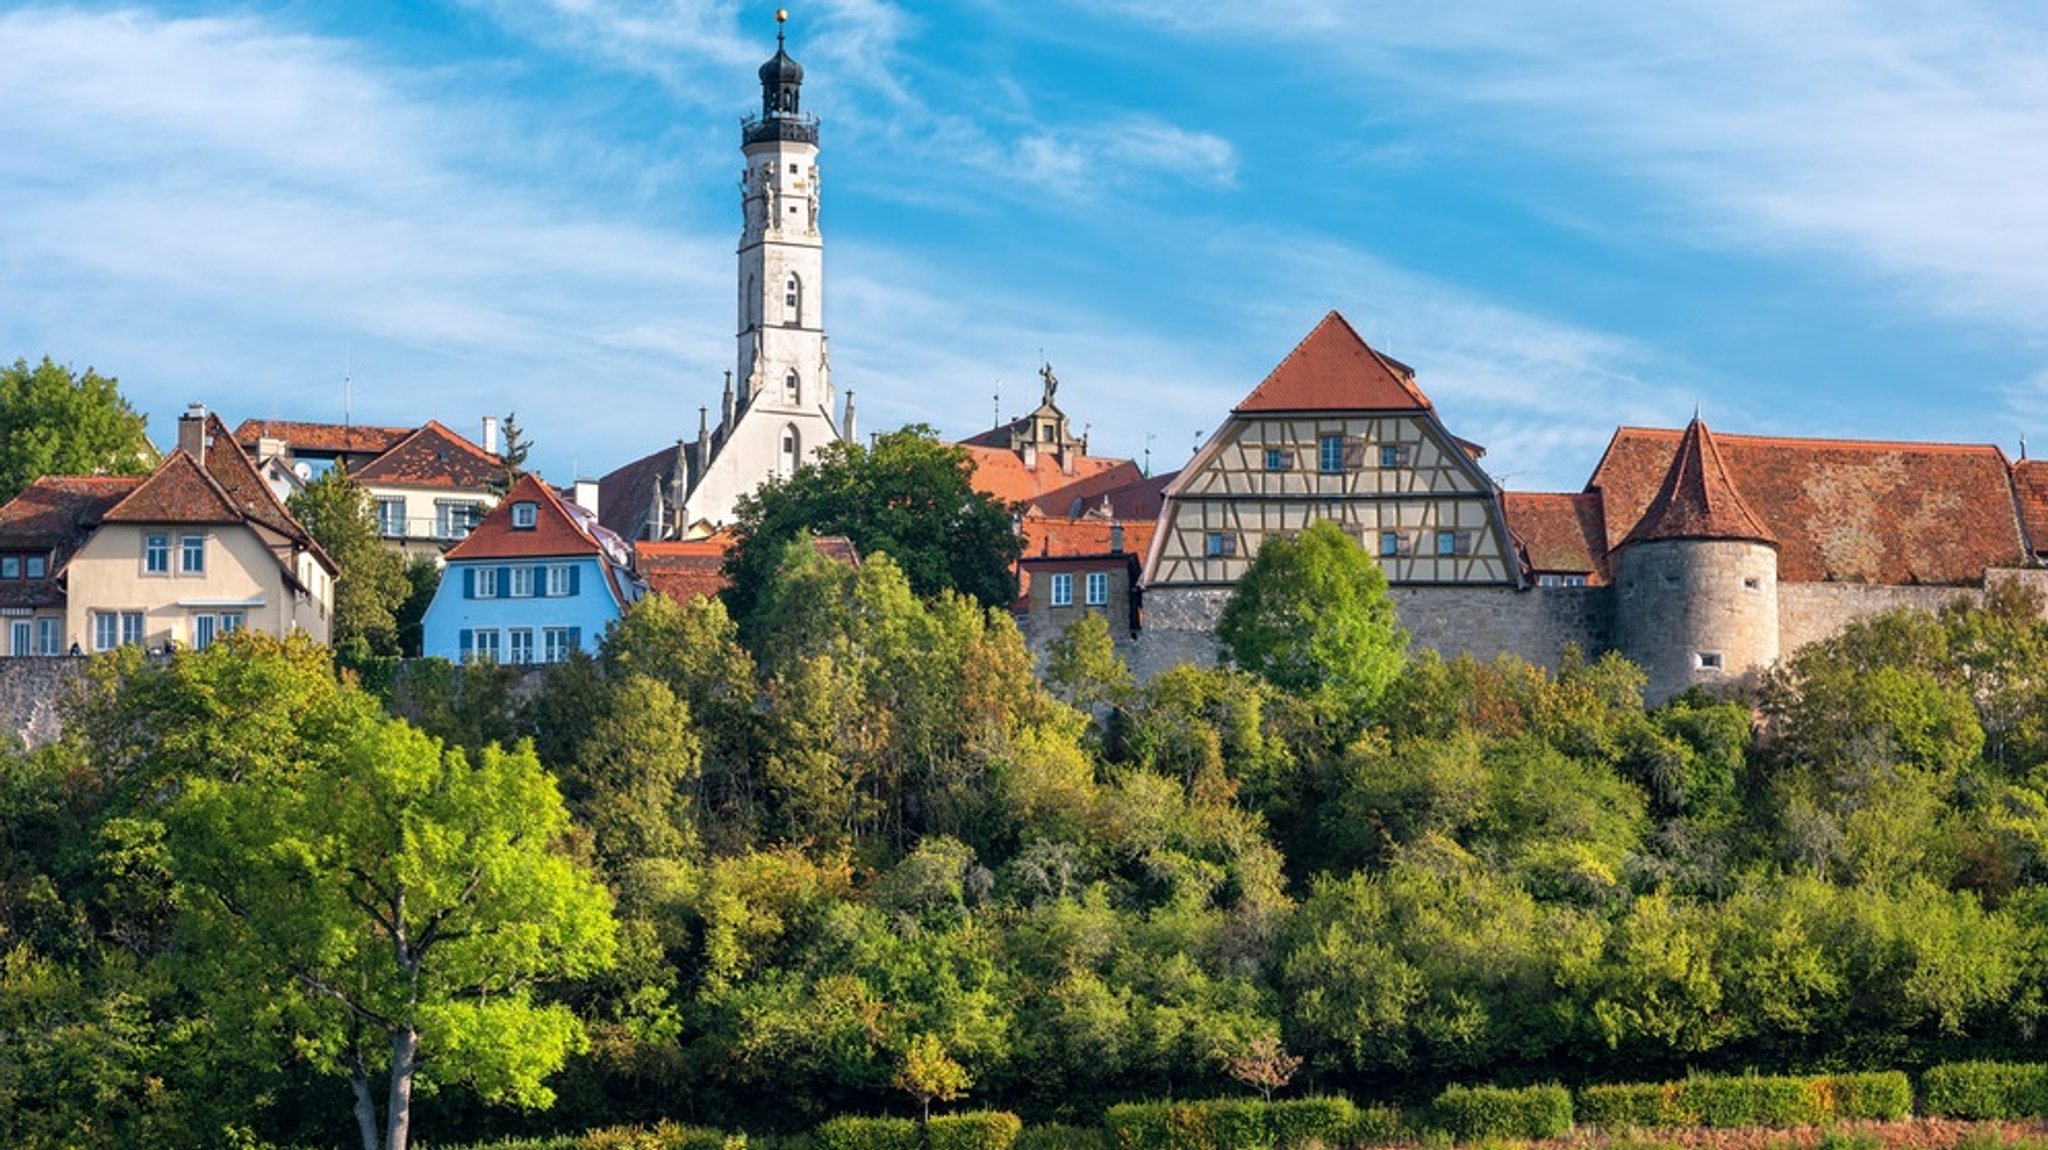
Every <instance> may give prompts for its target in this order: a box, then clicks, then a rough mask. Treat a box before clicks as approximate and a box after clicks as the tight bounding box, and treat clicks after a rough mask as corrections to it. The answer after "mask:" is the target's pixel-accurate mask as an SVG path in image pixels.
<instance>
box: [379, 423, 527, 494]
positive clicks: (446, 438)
mask: <svg viewBox="0 0 2048 1150" xmlns="http://www.w3.org/2000/svg"><path fill="white" fill-rule="evenodd" d="M504 466H505V465H504V463H503V462H502V461H501V460H499V458H498V457H497V456H495V455H492V454H491V453H490V452H488V451H485V450H484V449H483V448H481V447H478V446H477V445H476V444H474V443H471V442H470V441H469V440H467V439H464V438H463V437H462V436H460V435H457V434H455V433H454V432H452V431H450V430H448V429H447V428H446V427H444V426H442V425H441V424H440V423H439V422H438V421H436V420H431V419H430V420H428V421H427V422H426V425H425V426H423V427H421V428H420V429H419V430H418V431H415V432H413V433H411V434H410V435H407V436H406V437H405V439H404V440H403V441H401V442H399V443H396V444H393V445H392V446H391V447H390V448H389V449H387V450H386V451H385V452H384V453H383V454H382V455H379V456H378V457H377V458H375V459H373V460H371V461H370V462H369V463H366V464H364V465H363V468H362V470H360V471H358V472H356V473H355V480H356V482H358V483H374V484H378V485H381V486H396V487H445V488H453V489H459V490H466V491H477V490H482V489H484V488H487V487H489V486H490V485H491V481H492V480H493V479H496V478H497V477H498V475H499V474H500V473H502V471H503V470H504Z"/></svg>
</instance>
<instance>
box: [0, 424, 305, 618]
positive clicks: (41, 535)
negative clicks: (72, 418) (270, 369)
mask: <svg viewBox="0 0 2048 1150" xmlns="http://www.w3.org/2000/svg"><path fill="white" fill-rule="evenodd" d="M334 576H335V567H334V562H333V560H331V559H330V558H328V556H327V555H326V553H325V552H323V551H322V550H321V549H320V547H319V545H318V544H317V543H315V542H314V541H313V539H312V537H311V536H309V535H307V533H306V531H305V528H303V527H301V526H300V525H299V523H298V521H297V520H295V519H293V518H292V516H291V514H290V512H288V511H286V510H285V507H284V505H283V504H282V503H280V502H279V501H278V499H277V497H276V495H275V494H274V493H273V492H272V491H271V489H270V487H269V485H268V484H266V483H265V482H264V481H263V478H262V477H261V476H260V475H259V474H258V472H257V470H256V468H255V467H254V465H252V464H251V463H250V462H249V460H248V458H247V457H246V456H244V455H243V454H242V453H241V452H240V451H239V450H237V449H236V447H235V445H234V442H233V441H232V440H231V439H230V438H229V437H228V433H227V429H226V428H225V427H224V426H223V425H222V424H221V422H220V421H219V420H218V419H216V418H214V417H212V416H209V415H207V414H206V413H205V412H204V411H203V410H202V409H195V410H194V411H192V412H190V413H188V414H186V415H185V416H183V417H182V418H180V419H179V421H178V449H177V450H176V451H173V452H171V453H170V455H169V456H168V457H166V458H165V460H164V461H163V462H162V463H161V464H159V465H158V466H157V468H156V470H155V471H153V472H151V473H150V474H149V475H148V476H145V477H141V478H107V477H98V476H46V477H44V478H42V479H39V480H37V481H36V482H35V483H33V484H31V485H30V486H29V488H28V489H27V490H26V491H24V492H22V493H21V495H19V496H18V497H16V498H15V499H14V500H12V501H10V502H9V503H8V504H7V505H6V506H4V507H0V632H4V635H0V650H4V652H5V653H6V654H7V655H9V656H18V655H60V654H66V653H84V652H90V651H101V650H109V649H112V648H114V647H118V646H124V645H129V644H139V645H145V646H149V647H157V648H160V647H164V646H166V645H172V646H185V647H199V648H203V647H206V646H208V645H210V644H211V643H212V642H213V641H214V640H215V639H217V638H219V637H220V636H221V635H224V634H226V633H228V632H231V631H237V630H240V629H242V628H244V627H253V628H256V629H258V630H261V631H267V632H270V633H272V634H278V635H283V634H287V633H289V632H292V631H305V632H307V633H309V634H311V635H312V636H313V637H314V638H315V639H318V640H319V641H320V642H323V643H324V642H327V641H328V638H329V634H330V628H331V617H332V615H333V610H334Z"/></svg>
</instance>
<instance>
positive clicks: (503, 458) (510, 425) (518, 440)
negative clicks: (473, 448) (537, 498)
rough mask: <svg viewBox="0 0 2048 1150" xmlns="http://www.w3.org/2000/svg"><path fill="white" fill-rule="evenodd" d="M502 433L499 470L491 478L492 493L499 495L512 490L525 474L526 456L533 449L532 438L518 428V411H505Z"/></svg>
mask: <svg viewBox="0 0 2048 1150" xmlns="http://www.w3.org/2000/svg"><path fill="white" fill-rule="evenodd" d="M504 435H505V446H504V447H503V448H501V449H500V450H499V451H498V462H499V464H500V470H499V472H498V474H497V475H496V476H494V477H493V478H492V479H491V491H492V493H494V494H497V495H501V496H502V495H504V494H505V493H506V492H507V491H510V490H512V485H513V484H515V483H517V482H519V477H520V476H522V475H524V474H526V457H527V455H528V454H530V453H531V452H532V451H533V440H531V439H528V438H526V436H525V435H524V434H523V433H522V432H521V431H520V429H519V413H518V412H516V411H508V412H506V413H505V429H504Z"/></svg>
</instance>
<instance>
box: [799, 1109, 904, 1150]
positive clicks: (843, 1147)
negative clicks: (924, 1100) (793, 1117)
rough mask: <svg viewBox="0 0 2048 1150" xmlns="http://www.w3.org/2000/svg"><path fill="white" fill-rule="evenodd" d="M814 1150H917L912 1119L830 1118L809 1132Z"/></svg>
mask: <svg viewBox="0 0 2048 1150" xmlns="http://www.w3.org/2000/svg"><path fill="white" fill-rule="evenodd" d="M811 1145H812V1146H814V1147H816V1148H817V1150H919V1148H920V1146H921V1140H920V1137H919V1132H918V1123H917V1121H916V1120H915V1119H912V1118H856V1117H844V1118H834V1119H832V1120H831V1121H829V1122H826V1123H823V1124H822V1125H820V1126H819V1127H818V1128H817V1129H816V1130H813V1131H811Z"/></svg>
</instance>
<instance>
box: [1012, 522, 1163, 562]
mask: <svg viewBox="0 0 2048 1150" xmlns="http://www.w3.org/2000/svg"><path fill="white" fill-rule="evenodd" d="M1157 526H1158V524H1157V523H1156V522H1155V521H1153V520H1149V519H1148V520H1138V521H1136V522H1130V523H1125V522H1120V521H1117V520H1111V519H1096V518H1092V517H1091V518H1080V519H1069V518H1064V517H1062V518H1050V517H1034V518H1030V519H1026V520H1024V522H1023V525H1022V534H1023V536H1024V551H1023V554H1022V555H1021V556H1020V559H1021V561H1023V562H1027V563H1028V562H1030V561H1032V560H1034V559H1062V558H1080V557H1088V558H1101V557H1105V556H1128V557H1130V558H1131V559H1132V560H1133V561H1134V562H1135V561H1138V560H1142V559H1143V558H1144V557H1145V552H1146V551H1147V550H1148V549H1149V548H1150V547H1151V546H1152V533H1153V531H1154V530H1156V529H1157ZM1117 528H1122V535H1123V547H1122V549H1121V550H1117V549H1113V547H1112V544H1113V543H1114V542H1115V540H1116V536H1117V531H1116V529H1117Z"/></svg>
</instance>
